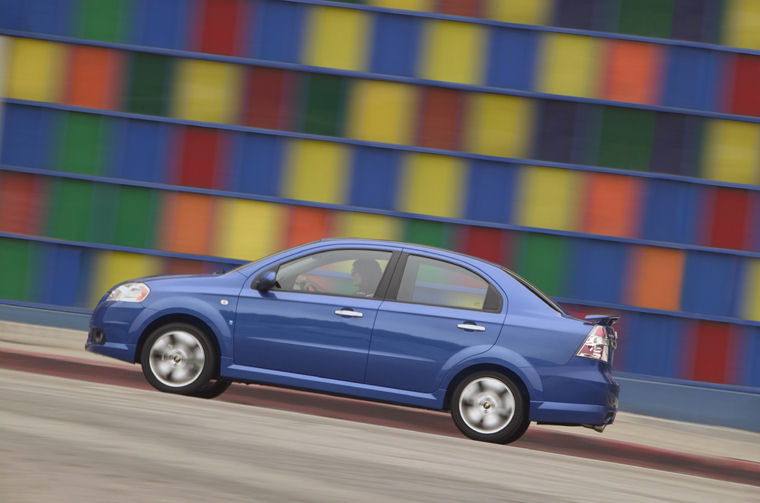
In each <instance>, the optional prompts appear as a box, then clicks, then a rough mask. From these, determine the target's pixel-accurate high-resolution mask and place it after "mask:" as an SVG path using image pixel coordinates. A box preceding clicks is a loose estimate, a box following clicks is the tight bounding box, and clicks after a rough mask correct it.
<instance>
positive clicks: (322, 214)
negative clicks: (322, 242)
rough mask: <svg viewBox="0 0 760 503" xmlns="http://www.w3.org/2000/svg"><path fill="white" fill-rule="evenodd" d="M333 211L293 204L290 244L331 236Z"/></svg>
mask: <svg viewBox="0 0 760 503" xmlns="http://www.w3.org/2000/svg"><path fill="white" fill-rule="evenodd" d="M331 228H332V213H331V212H330V211H329V210H326V209H323V208H309V207H308V206H292V207H291V208H290V222H289V225H288V246H289V247H290V246H296V245H300V244H304V243H310V242H312V241H317V240H319V239H322V238H326V237H329V236H330V229H331Z"/></svg>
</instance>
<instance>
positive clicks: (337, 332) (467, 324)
mask: <svg viewBox="0 0 760 503" xmlns="http://www.w3.org/2000/svg"><path fill="white" fill-rule="evenodd" d="M615 320H616V318H615V317H605V316H595V317H587V319H586V320H579V319H576V318H573V317H571V316H569V315H568V314H567V313H566V312H565V311H564V310H563V309H562V308H561V307H560V306H558V305H557V304H556V303H554V302H553V301H552V300H551V299H549V298H548V297H547V296H546V295H544V294H543V293H542V292H541V291H539V290H538V289H537V288H535V287H534V286H533V285H531V284H530V283H528V282H527V281H525V280H524V279H523V278H521V277H520V276H518V275H516V274H515V273H514V272H512V271H510V270H508V269H506V268H504V267H501V266H499V265H496V264H493V263H490V262H487V261H484V260H480V259H477V258H474V257H470V256H467V255H463V254H459V253H454V252H450V251H446V250H441V249H436V248H430V247H425V246H419V245H413V244H406V243H396V242H387V241H371V240H359V239H328V240H322V241H318V242H315V243H310V244H307V245H303V246H299V247H296V248H292V249H289V250H286V251H283V252H280V253H278V254H275V255H272V256H270V257H266V258H263V259H261V260H259V261H256V262H252V263H249V264H245V265H243V266H240V267H238V268H237V269H234V270H232V271H230V272H227V273H225V274H221V275H199V276H160V277H149V278H142V279H136V280H133V281H129V282H126V283H122V284H120V285H117V286H116V287H114V288H113V289H112V290H111V291H110V292H108V294H107V295H105V296H104V297H103V299H102V300H101V301H100V303H99V304H98V306H97V307H96V309H95V311H94V313H93V315H92V320H91V324H90V331H89V334H88V338H87V343H86V349H87V350H88V351H92V352H95V353H100V354H103V355H107V356H111V357H114V358H118V359H120V360H124V361H127V362H132V363H139V364H141V366H142V370H143V373H144V374H145V378H146V379H147V380H148V382H150V384H152V385H153V386H154V387H156V388H157V389H159V390H161V391H165V392H169V393H180V394H184V395H192V396H199V397H205V398H212V397H214V396H217V395H219V394H220V393H222V392H224V390H226V389H227V388H228V387H229V385H230V383H231V382H248V383H265V384H271V385H276V386H287V387H295V388H301V389H309V390H313V391H318V392H323V393H334V394H340V395H348V396H353V397H359V398H364V399H369V400H379V401H385V402H393V403H398V404H403V405H409V406H414V407H424V408H430V409H438V410H447V411H451V415H452V418H453V420H454V423H455V424H456V425H457V427H458V428H459V429H460V430H461V431H462V432H463V433H464V434H465V435H467V436H469V437H471V438H473V439H476V440H482V441H488V442H498V443H507V442H512V441H514V440H516V439H517V438H519V437H520V436H521V435H522V434H523V433H524V432H525V430H526V429H527V428H528V425H529V423H530V422H531V421H536V422H538V423H551V424H565V425H584V426H589V427H593V428H595V429H597V430H599V431H601V430H602V429H603V428H604V427H605V426H606V425H608V424H610V423H612V422H613V420H614V418H615V413H616V411H617V403H618V391H619V387H618V384H617V383H616V382H615V380H614V379H613V377H612V374H611V365H612V353H613V350H614V348H615V345H616V341H617V334H616V332H615V330H614V329H613V328H612V324H613V323H614V322H615Z"/></svg>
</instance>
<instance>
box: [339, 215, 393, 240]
mask: <svg viewBox="0 0 760 503" xmlns="http://www.w3.org/2000/svg"><path fill="white" fill-rule="evenodd" d="M337 228H338V234H339V235H340V236H342V237H350V238H365V239H388V240H391V241H398V240H399V239H401V232H402V231H401V229H402V225H401V221H400V219H398V218H396V217H390V216H387V215H375V214H372V213H358V212H349V211H346V212H343V213H340V215H339V217H338V224H337Z"/></svg>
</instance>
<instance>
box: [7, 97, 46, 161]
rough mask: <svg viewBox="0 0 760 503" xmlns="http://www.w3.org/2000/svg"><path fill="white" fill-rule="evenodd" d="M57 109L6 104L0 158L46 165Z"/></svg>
mask: <svg viewBox="0 0 760 503" xmlns="http://www.w3.org/2000/svg"><path fill="white" fill-rule="evenodd" d="M57 116H58V112H54V111H51V110H46V109H44V108H37V107H27V106H23V105H7V106H6V108H5V119H4V123H3V128H2V132H3V138H2V145H0V162H1V163H3V164H11V165H14V166H24V167H27V168H38V169H49V168H50V166H49V164H50V153H51V151H52V150H53V149H52V143H51V141H52V133H53V125H54V123H55V120H56V118H57Z"/></svg>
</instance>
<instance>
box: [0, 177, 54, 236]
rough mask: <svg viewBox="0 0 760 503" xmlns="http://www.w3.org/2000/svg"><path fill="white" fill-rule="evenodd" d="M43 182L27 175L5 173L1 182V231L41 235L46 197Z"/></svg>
mask: <svg viewBox="0 0 760 503" xmlns="http://www.w3.org/2000/svg"><path fill="white" fill-rule="evenodd" d="M42 182H43V180H41V179H39V178H37V177H36V176H34V175H27V174H25V173H12V172H5V173H3V174H2V180H0V231H2V232H10V233H13V234H41V232H40V231H41V229H40V221H41V220H40V218H41V216H42V213H43V210H44V203H45V201H46V199H47V198H46V197H45V196H44V195H43V193H42V189H43V185H42Z"/></svg>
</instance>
